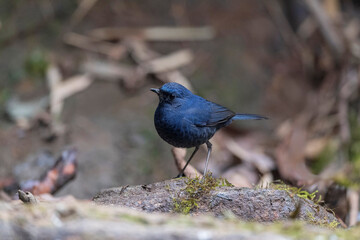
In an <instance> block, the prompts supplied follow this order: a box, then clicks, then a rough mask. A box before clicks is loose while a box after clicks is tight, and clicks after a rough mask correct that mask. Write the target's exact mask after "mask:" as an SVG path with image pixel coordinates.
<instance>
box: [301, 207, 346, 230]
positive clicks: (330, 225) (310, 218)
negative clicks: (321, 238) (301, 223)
mask: <svg viewBox="0 0 360 240" xmlns="http://www.w3.org/2000/svg"><path fill="white" fill-rule="evenodd" d="M306 216H307V217H308V221H309V222H310V223H311V224H314V225H319V226H320V227H324V228H330V229H336V228H337V227H338V226H339V222H338V221H336V220H333V221H332V222H330V223H329V220H328V218H327V217H325V218H323V219H320V220H319V219H316V218H315V216H314V213H312V212H309V211H308V212H307V213H306Z"/></svg>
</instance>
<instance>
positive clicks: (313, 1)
mask: <svg viewBox="0 0 360 240" xmlns="http://www.w3.org/2000/svg"><path fill="white" fill-rule="evenodd" d="M304 2H305V3H306V5H307V6H308V8H309V10H310V12H311V13H312V14H313V15H314V18H315V20H316V21H317V22H318V24H319V27H320V30H321V32H322V34H323V35H324V38H325V40H326V41H327V42H328V44H329V46H330V48H331V49H332V50H333V52H334V53H335V56H336V57H340V56H341V55H342V54H343V53H344V51H345V46H344V43H343V41H342V39H341V37H340V36H339V35H338V34H337V32H336V30H335V28H334V26H333V25H332V24H331V19H329V17H328V15H327V14H326V12H325V11H324V8H323V7H322V6H321V3H320V1H318V0H305V1H304Z"/></svg>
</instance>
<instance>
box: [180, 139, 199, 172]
mask: <svg viewBox="0 0 360 240" xmlns="http://www.w3.org/2000/svg"><path fill="white" fill-rule="evenodd" d="M198 150H199V146H196V147H195V150H194V152H193V153H192V154H191V156H190V158H189V160H187V162H186V164H185V166H184V168H183V169H182V170H181V172H180V173H179V175H177V176H176V177H175V178H179V177H183V176H184V171H185V168H186V167H187V165H188V164H189V162H190V161H191V159H192V158H193V157H194V155H195V153H196V152H197V151H198Z"/></svg>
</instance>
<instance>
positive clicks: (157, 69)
mask: <svg viewBox="0 0 360 240" xmlns="http://www.w3.org/2000/svg"><path fill="white" fill-rule="evenodd" d="M193 58H194V55H193V53H192V52H191V51H190V50H189V49H185V50H180V51H176V52H174V53H171V54H169V55H166V56H161V57H159V58H156V59H153V60H150V61H148V62H145V63H143V64H141V67H142V68H144V69H145V71H146V72H149V73H162V72H168V71H171V70H176V69H178V68H180V67H182V66H184V65H187V64H189V63H190V62H191V61H192V60H193Z"/></svg>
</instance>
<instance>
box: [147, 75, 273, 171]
mask: <svg viewBox="0 0 360 240" xmlns="http://www.w3.org/2000/svg"><path fill="white" fill-rule="evenodd" d="M151 91H153V92H155V93H156V94H157V95H158V96H159V105H158V107H157V109H156V111H155V116H154V123H155V128H156V130H157V132H158V134H159V135H160V137H161V138H162V139H163V140H165V141H166V142H167V143H169V144H171V145H173V146H174V147H179V148H191V147H195V150H194V152H193V153H192V154H191V156H190V158H189V160H188V161H187V162H186V164H185V166H184V168H183V169H182V170H181V172H180V173H179V175H178V176H177V177H181V176H183V174H184V171H185V168H186V167H187V165H188V164H189V162H190V161H191V159H192V158H193V157H194V155H195V153H196V152H197V151H198V150H199V146H200V145H201V144H204V143H205V144H206V146H207V149H208V152H207V157H206V163H205V170H204V175H206V172H207V168H208V163H209V157H210V153H211V147H212V144H211V143H210V142H209V140H210V139H211V138H212V136H214V134H215V133H216V131H217V130H219V129H220V128H222V127H226V126H227V125H229V124H230V123H231V122H232V121H233V120H260V119H267V118H266V117H263V116H259V115H255V114H237V113H234V112H233V111H231V110H229V109H227V108H225V107H223V106H220V105H219V104H216V103H213V102H210V101H208V100H206V99H204V98H202V97H200V96H197V95H195V94H193V93H192V92H191V91H190V90H188V89H187V88H185V87H184V86H182V85H180V84H178V83H174V82H170V83H166V84H164V85H163V86H162V87H161V88H159V89H157V88H151Z"/></svg>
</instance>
